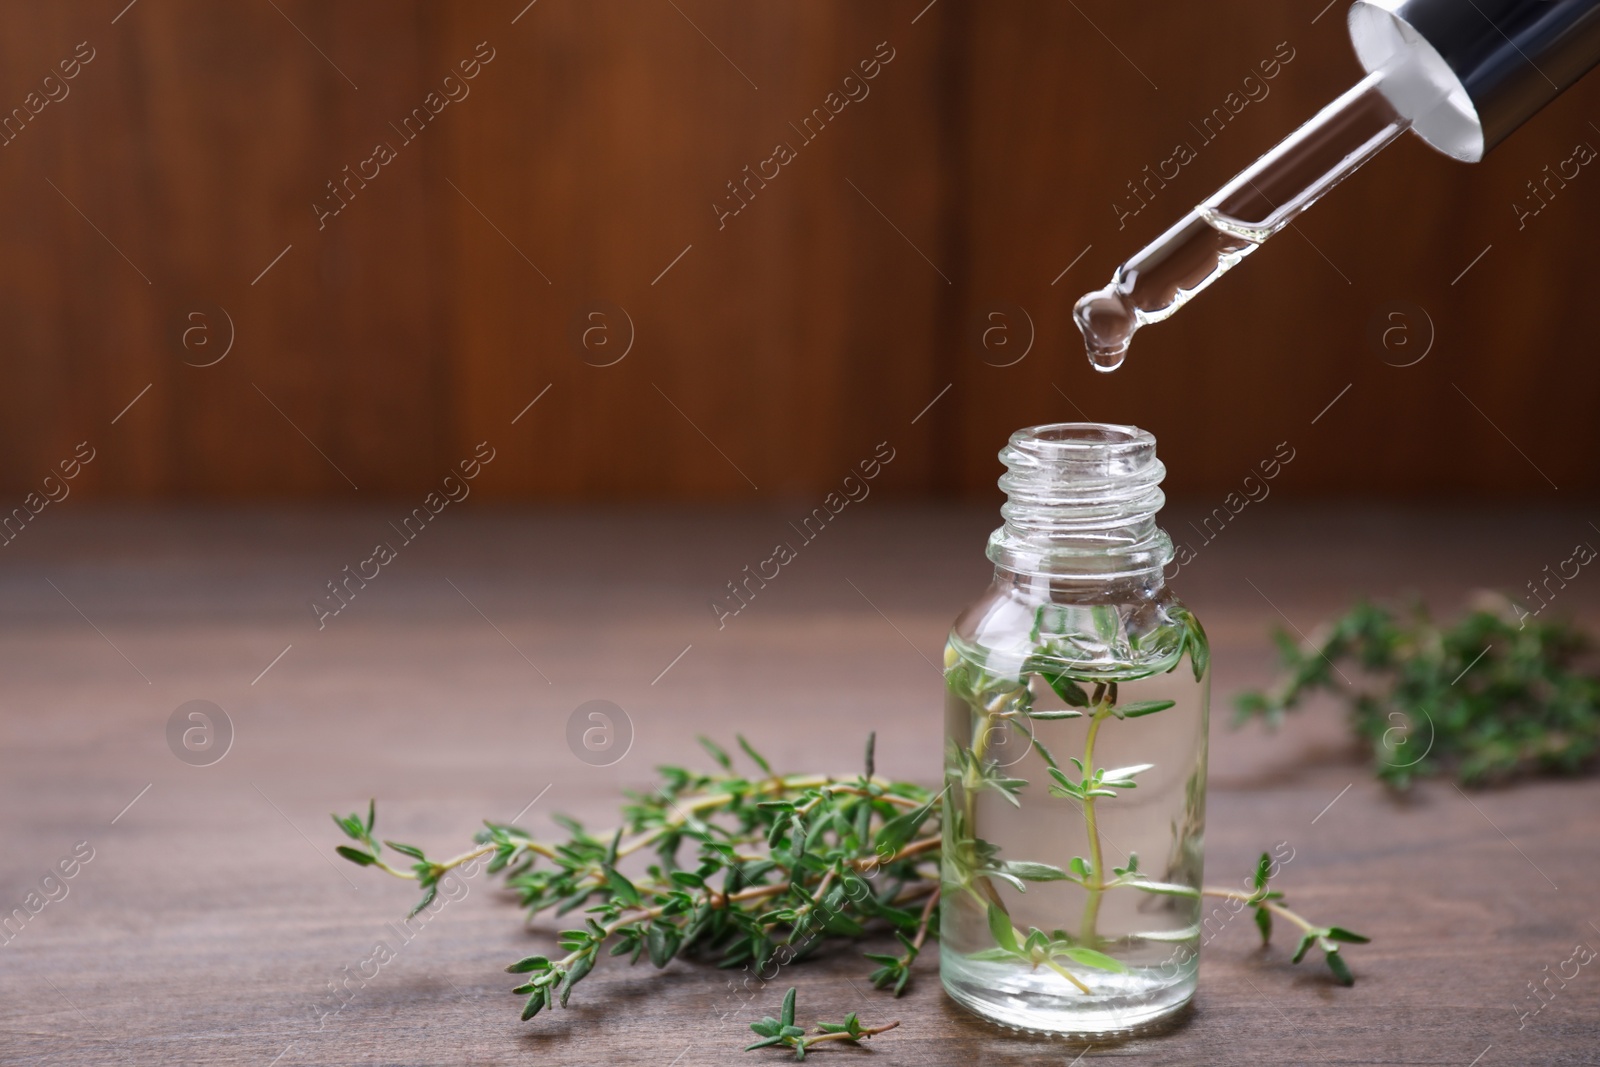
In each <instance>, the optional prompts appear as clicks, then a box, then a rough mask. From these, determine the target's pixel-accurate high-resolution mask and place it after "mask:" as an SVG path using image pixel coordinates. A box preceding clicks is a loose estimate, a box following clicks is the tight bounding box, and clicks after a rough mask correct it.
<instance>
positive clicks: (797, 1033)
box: [745, 986, 900, 1060]
mask: <svg viewBox="0 0 1600 1067" xmlns="http://www.w3.org/2000/svg"><path fill="white" fill-rule="evenodd" d="M794 995H795V990H794V987H793V986H790V987H789V992H787V993H785V994H784V995H783V1008H782V1011H781V1013H780V1015H781V1017H780V1018H777V1019H774V1018H773V1017H772V1016H770V1015H769V1016H767V1017H766V1018H765V1019H762V1020H761V1021H760V1022H755V1023H751V1024H750V1029H752V1030H754V1031H755V1032H756V1034H757V1036H759V1037H760V1038H761V1039H762V1040H760V1041H757V1042H756V1043H755V1044H753V1045H746V1046H745V1051H746V1052H754V1051H755V1050H756V1049H759V1048H771V1047H772V1046H773V1045H785V1046H787V1047H789V1048H792V1049H794V1058H795V1059H797V1060H803V1059H805V1058H806V1049H808V1048H810V1047H811V1046H813V1045H820V1044H822V1043H823V1042H824V1041H847V1042H849V1043H850V1044H852V1045H854V1044H858V1043H859V1042H861V1041H862V1040H864V1039H866V1038H870V1037H874V1036H876V1035H878V1034H881V1033H883V1032H885V1031H886V1030H893V1029H894V1028H895V1027H897V1026H899V1025H900V1020H899V1019H896V1020H895V1021H894V1022H892V1023H887V1024H885V1025H883V1026H862V1025H861V1020H860V1019H859V1018H857V1017H856V1013H855V1012H851V1013H850V1014H849V1015H846V1016H845V1017H844V1022H842V1023H818V1024H817V1032H816V1033H814V1034H807V1033H806V1031H805V1027H803V1026H796V1025H795V1024H794Z"/></svg>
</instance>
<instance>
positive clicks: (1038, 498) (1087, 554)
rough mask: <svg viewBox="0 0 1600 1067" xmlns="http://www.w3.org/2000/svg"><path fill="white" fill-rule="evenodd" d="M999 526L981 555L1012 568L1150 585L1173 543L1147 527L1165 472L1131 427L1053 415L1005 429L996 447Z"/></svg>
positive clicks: (1151, 442)
mask: <svg viewBox="0 0 1600 1067" xmlns="http://www.w3.org/2000/svg"><path fill="white" fill-rule="evenodd" d="M1000 461H1001V462H1002V463H1004V464H1005V465H1006V473H1005V474H1003V475H1001V477H1000V482H999V485H1000V488H1001V489H1003V490H1004V491H1005V493H1006V498H1007V499H1006V503H1005V504H1004V505H1003V506H1002V507H1001V508H1000V514H1001V516H1002V517H1003V518H1004V519H1005V524H1004V525H1003V526H1001V527H1000V528H999V529H998V530H996V531H995V532H994V535H993V536H992V537H991V538H990V539H989V550H988V555H989V558H990V559H991V560H993V561H994V562H995V563H996V564H997V565H999V566H1001V567H1004V568H1006V569H1007V570H1010V571H1013V572H1016V573H1019V574H1032V575H1046V576H1051V577H1061V578H1077V577H1083V578H1094V579H1098V580H1105V579H1108V578H1118V577H1125V578H1146V579H1150V580H1152V581H1156V582H1159V580H1160V575H1161V569H1162V568H1163V567H1165V566H1166V565H1167V563H1169V562H1171V560H1172V541H1171V539H1170V538H1168V537H1167V535H1166V534H1165V533H1163V532H1162V531H1161V529H1160V528H1159V527H1157V526H1156V524H1155V516H1156V513H1157V512H1158V511H1160V510H1161V506H1162V505H1163V504H1164V503H1165V502H1166V496H1165V494H1163V493H1162V492H1161V488H1160V486H1161V480H1162V479H1163V478H1164V477H1165V476H1166V473H1167V469H1166V467H1165V465H1163V464H1162V462H1161V461H1160V460H1159V459H1157V458H1156V439H1155V437H1154V436H1153V435H1151V434H1150V433H1149V432H1148V431H1146V430H1141V429H1139V428H1138V427H1136V426H1121V425H1116V424H1110V423H1095V422H1061V423H1051V424H1047V425H1043V426H1030V427H1027V428H1025V429H1022V430H1018V431H1017V432H1016V433H1014V434H1012V435H1011V439H1010V440H1009V441H1008V442H1007V443H1006V447H1005V448H1004V449H1002V450H1001V452H1000Z"/></svg>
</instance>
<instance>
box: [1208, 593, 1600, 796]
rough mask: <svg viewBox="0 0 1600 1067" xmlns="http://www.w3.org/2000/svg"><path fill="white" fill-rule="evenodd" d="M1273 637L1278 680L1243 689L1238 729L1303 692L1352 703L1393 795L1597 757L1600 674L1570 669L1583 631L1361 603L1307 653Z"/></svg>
mask: <svg viewBox="0 0 1600 1067" xmlns="http://www.w3.org/2000/svg"><path fill="white" fill-rule="evenodd" d="M1273 640H1274V642H1275V643H1276V644H1277V646H1278V650H1279V654H1280V656H1281V658H1282V661H1283V666H1284V668H1285V671H1286V674H1285V677H1284V679H1283V681H1282V682H1281V683H1280V684H1279V685H1278V687H1277V688H1275V689H1274V690H1272V691H1271V692H1268V693H1261V692H1247V693H1243V694H1241V695H1240V696H1239V698H1238V701H1237V706H1238V716H1237V718H1236V722H1244V721H1248V720H1250V719H1262V720H1264V721H1265V722H1266V723H1267V724H1268V725H1276V724H1277V723H1278V722H1280V721H1281V720H1282V718H1283V715H1284V713H1285V712H1287V711H1290V710H1292V709H1294V708H1295V707H1297V706H1299V705H1300V703H1301V702H1302V701H1303V700H1304V699H1305V698H1306V697H1307V696H1309V695H1311V694H1312V693H1315V692H1317V691H1319V690H1326V691H1328V692H1331V693H1333V694H1335V695H1336V696H1338V697H1340V698H1341V699H1343V700H1344V701H1345V702H1346V703H1347V704H1348V705H1349V713H1350V723H1351V726H1352V728H1353V729H1354V731H1355V733H1356V734H1357V736H1359V737H1360V738H1361V739H1362V741H1363V742H1365V744H1366V746H1367V747H1368V748H1369V749H1370V751H1371V752H1372V756H1373V769H1374V771H1375V772H1376V774H1377V776H1378V777H1379V778H1381V779H1383V780H1384V781H1386V782H1388V783H1389V784H1391V785H1393V786H1396V787H1397V788H1405V787H1407V786H1409V785H1410V784H1411V783H1412V781H1413V780H1415V779H1417V778H1423V777H1429V776H1432V775H1438V774H1446V775H1453V776H1455V777H1456V778H1457V779H1459V780H1460V781H1461V782H1462V783H1463V784H1466V785H1480V784H1484V783H1487V782H1490V781H1495V780H1503V779H1508V778H1512V777H1516V776H1519V775H1526V774H1573V773H1577V772H1579V771H1581V770H1583V769H1584V768H1585V767H1587V766H1589V765H1590V764H1592V763H1593V761H1594V758H1595V755H1596V753H1600V678H1596V677H1595V676H1594V675H1592V674H1587V673H1584V672H1583V671H1581V670H1579V669H1578V668H1577V666H1576V664H1577V662H1578V660H1579V658H1580V656H1581V655H1582V653H1584V652H1585V651H1587V650H1588V649H1589V647H1590V642H1589V639H1588V637H1587V635H1586V634H1585V633H1584V632H1583V631H1582V630H1581V629H1579V628H1578V627H1577V626H1575V625H1573V624H1572V623H1568V622H1561V621H1545V620H1535V619H1530V618H1529V617H1528V613H1527V612H1526V611H1522V610H1519V609H1518V608H1517V606H1516V605H1515V604H1514V603H1512V602H1510V601H1503V602H1501V603H1500V604H1497V605H1496V610H1490V609H1489V608H1487V607H1478V608H1475V609H1473V610H1470V611H1468V612H1466V613H1465V614H1464V615H1463V616H1462V617H1461V618H1459V619H1458V620H1456V621H1455V622H1454V623H1452V624H1450V625H1448V626H1442V627H1441V626H1439V625H1436V624H1435V623H1434V622H1432V620H1431V619H1429V617H1428V615H1427V613H1426V612H1425V611H1424V610H1423V609H1422V608H1421V607H1420V606H1417V607H1414V608H1413V609H1412V610H1411V611H1410V612H1409V613H1406V614H1402V613H1401V612H1399V611H1397V610H1396V609H1394V608H1390V607H1384V606H1379V605H1375V604H1371V603H1368V602H1366V601H1361V602H1359V603H1357V604H1356V605H1355V606H1354V607H1353V608H1351V609H1350V611H1349V612H1348V613H1346V614H1345V615H1344V616H1343V617H1341V618H1339V619H1337V620H1335V621H1334V622H1333V623H1332V624H1331V625H1329V626H1328V627H1327V628H1326V630H1325V631H1324V636H1322V637H1321V638H1320V639H1319V640H1316V641H1314V642H1312V644H1311V647H1310V648H1308V649H1302V648H1301V647H1300V646H1299V645H1298V644H1297V643H1296V642H1295V641H1294V640H1292V639H1291V638H1290V637H1289V636H1288V635H1287V634H1286V633H1284V631H1283V630H1281V629H1279V630H1277V631H1275V633H1274V634H1273ZM1340 664H1343V665H1344V666H1345V667H1347V668H1349V670H1350V672H1351V673H1352V674H1355V675H1357V677H1356V678H1354V679H1348V678H1346V677H1345V676H1344V672H1342V671H1340V669H1339V665H1340Z"/></svg>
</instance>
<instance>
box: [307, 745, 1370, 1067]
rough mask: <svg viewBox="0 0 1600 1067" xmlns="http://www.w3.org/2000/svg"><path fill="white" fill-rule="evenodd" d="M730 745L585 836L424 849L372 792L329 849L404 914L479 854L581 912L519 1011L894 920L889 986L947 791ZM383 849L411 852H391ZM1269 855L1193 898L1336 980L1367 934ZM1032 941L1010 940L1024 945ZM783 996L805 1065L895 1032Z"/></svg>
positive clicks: (777, 961) (920, 905)
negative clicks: (825, 1046) (606, 967)
mask: <svg viewBox="0 0 1600 1067" xmlns="http://www.w3.org/2000/svg"><path fill="white" fill-rule="evenodd" d="M738 742H739V747H740V748H741V749H742V750H743V751H744V753H745V755H746V756H747V757H748V758H749V760H750V761H751V763H752V764H753V767H754V770H755V771H756V772H757V773H752V774H742V773H739V772H737V771H736V770H735V769H734V764H733V760H732V759H731V758H730V756H729V755H728V753H727V752H725V751H724V750H723V749H722V748H720V747H718V746H717V745H716V744H714V743H712V742H711V741H709V740H707V739H705V738H701V739H700V743H701V744H702V745H703V746H704V748H705V749H706V751H707V752H708V753H709V754H710V756H711V759H712V760H713V761H714V762H715V763H716V765H717V768H718V770H717V771H714V772H699V771H691V770H687V769H685V768H682V767H676V766H663V767H660V768H658V770H659V772H660V774H661V778H662V780H661V782H660V784H658V785H657V786H656V788H655V790H654V792H652V793H648V794H644V793H629V794H628V801H627V803H626V804H624V805H623V809H622V822H621V824H620V825H618V826H616V827H613V828H611V829H609V830H605V831H601V832H591V831H590V830H588V829H586V828H585V827H584V826H583V825H581V824H580V823H578V822H576V821H575V820H572V819H569V818H565V817H562V816H557V817H556V819H557V822H558V823H559V824H560V825H561V826H562V828H563V829H564V830H565V831H566V832H567V837H566V839H565V840H563V841H560V842H553V843H552V842H543V841H538V840H535V839H534V838H533V837H532V836H530V835H529V834H528V833H527V831H525V830H523V829H521V828H520V827H517V826H511V825H507V824H504V823H494V822H485V824H484V829H483V830H481V831H479V832H478V833H477V835H476V837H475V839H474V840H475V845H474V847H473V848H471V849H469V850H467V851H465V852H463V853H461V854H459V855H457V856H454V857H452V858H450V859H444V860H433V859H430V858H429V857H428V855H427V854H426V853H425V852H424V851H423V850H422V849H421V848H419V847H417V846H415V845H409V844H405V843H402V842H397V841H389V840H380V838H379V837H378V836H377V833H376V821H377V806H376V804H375V803H373V804H369V806H368V808H367V812H366V815H365V817H363V816H362V815H360V814H352V815H349V816H344V817H340V816H338V815H335V816H334V817H333V820H334V823H335V824H336V825H337V826H338V827H339V829H340V830H341V831H342V832H343V833H344V834H345V835H346V836H347V837H349V838H350V839H351V840H352V841H353V842H354V844H353V845H340V846H339V847H338V850H337V851H338V853H339V854H340V855H341V856H343V857H344V858H345V859H348V860H350V861H351V862H353V863H356V864H359V865H361V866H363V867H372V868H376V869H378V870H381V871H384V872H385V873H388V874H390V875H393V876H395V877H397V878H403V879H408V880H414V881H416V882H417V883H418V884H419V885H420V886H421V888H422V891H423V895H422V898H421V900H420V901H419V903H418V904H417V907H416V908H415V909H414V910H413V912H412V914H415V913H416V911H420V910H421V909H422V908H424V907H427V906H428V905H429V904H430V903H432V901H433V899H434V897H435V895H436V893H437V891H438V884H439V880H440V879H441V878H443V877H444V875H445V874H446V873H447V872H449V871H451V870H453V869H455V868H457V867H460V866H461V865H463V864H466V863H469V862H472V861H473V860H478V859H487V861H488V862H487V869H488V871H489V873H491V874H498V875H500V876H501V877H502V878H503V879H504V882H505V885H506V886H507V887H508V888H510V889H512V890H514V891H516V892H517V893H518V894H519V895H520V897H521V903H522V905H523V906H524V907H525V908H526V909H527V910H528V914H529V918H530V919H531V918H533V917H534V916H537V915H539V914H541V913H543V912H546V911H552V912H554V914H556V915H565V914H569V913H572V912H574V911H578V910H579V909H582V912H583V915H584V918H583V921H582V924H581V925H577V926H574V927H572V928H570V929H567V930H563V931H561V932H560V934H559V935H558V936H557V945H558V947H559V952H558V953H553V954H551V955H549V956H529V957H527V958H525V959H521V960H518V961H517V962H516V963H513V964H512V965H511V966H509V967H507V968H506V970H507V971H509V972H511V973H513V974H518V975H525V976H527V978H526V980H525V981H524V982H523V984H521V985H519V986H517V987H516V988H515V989H514V990H513V992H514V993H516V994H518V995H520V996H524V997H526V1000H525V1001H524V1004H523V1009H522V1018H523V1019H524V1020H527V1019H531V1018H533V1017H534V1016H535V1015H537V1014H538V1013H539V1012H540V1011H542V1010H544V1009H545V1008H548V1007H551V1006H553V1005H554V1004H555V1003H557V1002H559V1003H560V1004H561V1005H562V1006H563V1007H565V1006H566V1004H567V1000H568V998H569V996H570V995H571V993H572V990H573V987H574V986H576V985H577V984H578V983H579V982H580V981H582V980H583V979H584V978H585V977H586V976H587V975H588V974H589V973H590V972H591V971H592V970H593V969H594V967H595V966H596V965H597V964H598V963H599V961H600V959H601V957H602V955H605V956H622V955H626V956H627V957H628V958H629V962H630V963H637V962H638V961H639V960H640V959H642V958H644V957H646V956H647V957H648V958H649V960H650V962H651V963H652V964H653V965H654V966H656V967H658V968H660V967H665V966H666V965H667V964H668V963H669V962H670V961H671V960H673V959H675V958H678V957H680V956H681V957H693V958H697V959H703V960H707V961H714V962H715V963H716V964H717V965H718V966H719V967H724V968H731V967H741V966H742V967H747V968H750V969H751V970H753V971H756V972H758V973H759V972H763V971H767V970H771V971H772V973H775V971H776V968H779V967H782V966H784V965H786V964H788V963H790V962H793V961H796V960H800V959H804V958H805V957H807V956H809V955H812V954H813V953H815V952H816V951H817V950H818V949H819V948H820V947H821V946H822V945H824V944H825V943H826V942H827V941H828V940H829V939H844V940H855V939H857V938H860V937H861V936H863V935H864V934H867V933H868V932H869V927H877V928H878V929H879V930H887V931H890V932H892V933H893V934H894V937H895V938H896V940H897V941H898V944H899V948H900V951H898V952H895V953H869V954H867V957H866V958H867V959H869V960H871V961H872V962H873V963H875V964H876V965H877V967H876V969H875V970H874V971H873V972H872V974H871V979H870V980H871V982H872V984H873V985H874V986H875V987H877V988H879V989H890V990H892V992H893V994H894V995H895V996H899V995H900V994H901V993H902V992H904V991H905V989H906V988H907V984H908V983H909V982H910V979H911V968H912V964H913V963H914V962H915V961H916V959H917V956H918V954H919V953H920V952H921V950H922V948H923V945H924V943H925V942H926V940H927V938H928V936H929V934H930V933H937V929H938V915H939V901H940V882H939V870H938V867H939V849H940V827H941V824H942V815H943V813H942V811H941V807H940V805H939V799H940V798H939V795H938V794H935V793H932V792H931V791H929V790H927V789H925V788H923V787H921V786H918V785H913V784H911V783H907V782H894V781H889V780H887V779H884V778H882V777H880V776H878V775H877V774H876V771H875V768H874V761H873V746H874V739H873V738H872V737H869V738H868V740H867V746H866V760H865V767H864V769H863V771H862V772H861V773H860V774H857V775H853V776H843V777H834V776H829V775H821V774H780V773H778V772H776V771H774V770H773V769H772V766H771V765H770V764H769V763H768V761H767V760H766V758H765V757H763V756H762V755H761V754H760V753H759V752H757V751H756V750H755V749H754V748H753V747H751V745H750V744H749V743H748V742H747V741H746V740H745V739H744V738H742V737H740V738H738ZM385 849H388V850H389V851H390V852H392V853H394V854H396V855H398V856H402V857H404V858H405V861H409V862H399V863H398V865H396V864H393V863H390V862H389V860H388V859H386V858H385ZM1267 863H1268V858H1267V857H1266V856H1263V857H1262V866H1261V868H1260V870H1259V872H1258V877H1257V882H1256V885H1255V887H1254V889H1253V890H1252V891H1251V892H1248V893H1246V892H1243V891H1239V890H1230V889H1210V888H1207V889H1204V890H1202V891H1201V893H1202V894H1203V895H1206V896H1214V897H1223V898H1228V899H1234V900H1240V901H1243V902H1244V903H1245V904H1247V905H1249V906H1250V907H1252V908H1254V909H1255V911H1256V914H1257V923H1258V925H1259V926H1260V928H1261V931H1262V935H1263V938H1265V937H1266V936H1268V935H1269V934H1270V932H1271V917H1272V916H1273V915H1277V916H1279V917H1281V918H1284V919H1286V920H1288V921H1290V922H1292V923H1294V924H1295V925H1297V926H1299V927H1300V928H1301V930H1302V931H1304V932H1305V934H1306V937H1305V938H1304V940H1303V941H1302V943H1301V946H1300V951H1299V953H1298V954H1297V955H1296V956H1295V962H1299V959H1300V957H1301V956H1303V955H1304V953H1305V951H1306V949H1307V948H1308V947H1309V946H1310V945H1311V944H1313V943H1315V944H1317V945H1318V946H1319V947H1320V948H1322V949H1323V950H1324V952H1326V953H1327V955H1328V961H1329V966H1330V968H1332V970H1333V972H1334V974H1335V976H1336V977H1337V978H1338V979H1339V980H1340V981H1341V982H1343V983H1345V984H1349V983H1350V981H1351V980H1352V979H1351V977H1350V972H1349V970H1348V968H1346V967H1345V966H1344V965H1343V963H1342V961H1340V960H1339V958H1338V955H1337V945H1335V944H1334V943H1333V942H1335V941H1340V940H1344V941H1357V940H1364V939H1363V938H1360V937H1359V936H1358V935H1355V934H1350V933H1348V932H1347V931H1344V930H1340V929H1339V928H1337V927H1318V926H1316V925H1314V924H1312V923H1311V922H1309V921H1308V920H1306V919H1304V918H1302V917H1301V916H1299V915H1297V914H1296V913H1294V912H1293V911H1291V910H1289V909H1288V908H1287V907H1286V906H1284V905H1283V903H1282V902H1281V901H1282V896H1283V895H1282V894H1281V893H1279V892H1276V891H1273V890H1270V889H1269V888H1268V887H1267V884H1266V873H1267ZM624 866H626V867H628V868H629V870H630V871H631V872H632V873H624V871H623V869H622V868H623V867H624ZM1191 892H1192V890H1191ZM1034 947H1035V946H1033V945H1031V943H1030V945H1028V946H1022V945H1020V944H1019V945H1018V946H1017V951H1018V952H1022V951H1025V950H1026V951H1031V950H1032V949H1033V948H1034ZM602 950H604V951H602ZM762 977H764V978H767V977H770V974H763V975H762ZM792 994H793V991H792V990H791V997H790V998H789V999H788V1000H787V1001H786V1005H787V1006H786V1009H785V1017H784V1018H782V1019H778V1020H772V1019H766V1020H762V1021H761V1022H759V1023H756V1024H753V1026H752V1028H753V1029H754V1030H755V1031H756V1033H757V1034H758V1035H759V1036H760V1037H762V1038H763V1040H762V1041H760V1042H758V1043H757V1044H756V1045H755V1046H753V1047H755V1048H762V1047H767V1046H772V1045H783V1046H785V1047H788V1048H792V1049H794V1051H795V1054H796V1058H804V1054H805V1049H806V1047H808V1046H809V1045H812V1044H816V1043H818V1042H819V1041H823V1040H851V1041H853V1040H856V1039H857V1038H862V1037H870V1036H872V1035H873V1034H875V1033H881V1032H883V1031H884V1030H888V1029H891V1028H892V1026H894V1025H898V1024H890V1025H888V1026H882V1027H876V1028H873V1027H866V1026H863V1025H862V1024H861V1023H860V1021H859V1020H858V1019H856V1018H855V1017H854V1016H851V1017H850V1018H847V1019H846V1020H845V1021H844V1022H842V1023H836V1024H824V1025H823V1027H822V1030H821V1032H820V1033H818V1034H809V1035H808V1034H806V1032H805V1031H804V1030H803V1029H801V1028H798V1027H796V1026H795V1025H794V1022H793V1001H792Z"/></svg>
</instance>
